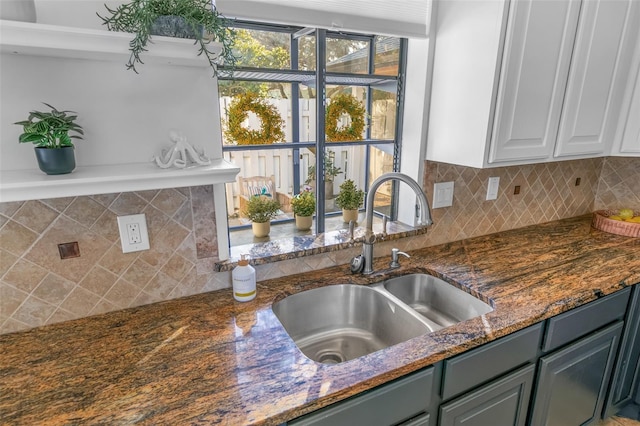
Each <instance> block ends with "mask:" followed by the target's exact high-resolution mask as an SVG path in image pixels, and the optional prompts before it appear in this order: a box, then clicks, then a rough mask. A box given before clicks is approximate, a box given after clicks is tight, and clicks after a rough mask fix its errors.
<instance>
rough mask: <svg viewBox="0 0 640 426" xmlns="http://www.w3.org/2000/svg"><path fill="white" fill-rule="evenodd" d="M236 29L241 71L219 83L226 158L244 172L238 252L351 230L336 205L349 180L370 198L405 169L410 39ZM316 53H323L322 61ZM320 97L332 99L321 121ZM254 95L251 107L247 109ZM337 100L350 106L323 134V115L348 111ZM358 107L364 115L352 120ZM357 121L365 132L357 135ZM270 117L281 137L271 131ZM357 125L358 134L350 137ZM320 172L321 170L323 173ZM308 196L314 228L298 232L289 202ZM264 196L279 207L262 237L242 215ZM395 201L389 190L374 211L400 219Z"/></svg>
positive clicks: (229, 190) (230, 199)
mask: <svg viewBox="0 0 640 426" xmlns="http://www.w3.org/2000/svg"><path fill="white" fill-rule="evenodd" d="M236 25H237V28H236V30H237V32H238V42H237V43H236V49H237V53H238V55H239V56H240V60H239V61H238V67H237V68H236V69H235V70H234V71H233V73H231V71H229V70H226V71H225V70H224V69H222V70H221V72H220V78H219V92H220V111H221V116H222V128H223V153H224V157H225V159H227V160H229V161H231V162H233V163H235V164H236V165H238V166H240V168H241V171H240V174H239V176H238V179H237V180H236V182H234V183H229V184H227V185H226V196H227V211H228V220H229V231H230V243H231V246H237V245H242V244H246V243H253V242H258V241H265V240H269V238H271V239H277V238H279V237H281V236H289V237H290V236H295V235H300V234H307V233H321V232H324V231H325V230H335V229H341V228H344V227H347V224H345V223H343V222H342V215H341V211H340V209H339V208H338V207H337V206H336V205H335V197H336V196H337V194H338V192H339V189H340V184H342V183H343V182H344V181H345V180H346V179H351V180H353V181H354V182H355V183H356V185H357V186H358V188H361V189H363V190H365V191H366V190H367V188H368V186H369V184H370V182H372V181H373V180H374V179H375V178H377V177H378V176H380V175H381V174H383V173H386V172H390V171H394V170H398V166H399V165H398V156H399V151H400V141H399V140H398V139H397V137H396V135H398V134H400V132H399V128H398V127H399V123H398V120H397V117H399V116H400V114H401V111H402V107H403V105H402V102H401V100H402V98H403V96H402V95H403V94H402V93H401V87H402V84H400V83H399V76H401V75H403V71H404V62H403V61H404V56H406V55H404V54H403V53H402V52H403V51H406V40H404V39H398V38H393V37H382V36H373V35H372V36H363V35H355V34H343V33H332V32H330V31H325V30H318V31H315V30H314V31H307V29H305V30H302V29H301V28H297V27H288V26H278V25H268V24H256V23H248V22H236ZM318 47H321V49H318ZM319 51H321V52H326V54H325V56H324V58H322V60H320V61H318V58H317V52H319ZM317 70H326V72H323V71H320V72H318V71H317ZM318 82H321V83H320V87H318ZM322 82H324V84H322ZM318 94H320V97H321V98H322V94H324V96H325V99H326V104H327V108H326V109H325V111H324V113H323V114H318V111H317V105H318V96H319V95H318ZM248 98H251V99H252V100H253V101H254V102H255V103H253V105H254V107H251V108H247V107H246V105H248V104H249V102H248V101H247V99H248ZM339 99H341V100H342V101H340V102H345V104H344V105H347V107H344V108H337V109H336V108H334V110H335V111H338V112H337V113H336V112H334V113H332V114H334V115H331V117H334V118H333V122H335V124H334V125H329V127H326V126H325V123H326V122H325V121H324V118H323V117H324V116H325V115H327V112H328V111H330V106H331V105H332V102H333V103H335V105H339V104H340V105H342V103H340V102H339V101H338V100H339ZM399 100H400V101H399ZM356 103H357V105H360V108H361V109H362V114H361V115H359V114H357V113H351V114H350V113H348V111H349V108H351V107H353V108H355V105H356ZM255 105H259V106H257V107H256V106H255ZM354 110H355V109H354ZM264 111H267V112H264ZM345 111H346V112H345ZM230 112H231V113H230ZM238 112H241V113H242V114H243V115H239V114H238ZM238 117H240V118H241V119H242V120H239V119H238ZM265 117H267V118H265ZM360 118H361V119H362V120H363V122H364V126H362V127H361V131H359V132H358V130H359V129H358V126H357V125H356V124H357V122H358V120H359V119H360ZM265 120H266V122H267V123H270V124H272V125H274V126H276V127H279V128H280V129H281V133H279V134H278V135H275V134H276V133H278V132H270V131H269V126H266V128H265V126H264V124H265ZM350 128H353V130H354V131H350V132H347V129H350ZM318 129H324V130H325V132H323V133H321V134H319V133H318ZM318 165H320V167H321V168H322V169H324V173H322V174H320V176H318V174H317V173H316V168H317V166H318ZM319 185H320V186H321V187H322V190H321V191H318V189H317V188H318V186H319ZM305 189H306V190H312V191H315V192H316V194H317V201H318V202H317V207H316V215H315V218H314V227H313V228H312V230H311V231H298V230H296V228H295V227H294V226H293V225H292V222H293V220H294V215H293V212H292V209H291V204H290V201H291V198H292V197H293V196H294V195H295V194H298V193H299V192H301V191H303V190H305ZM260 192H262V193H264V192H266V193H269V194H270V195H271V196H273V197H274V198H277V199H278V201H279V202H280V206H281V207H280V210H279V211H278V214H277V216H276V218H275V219H274V220H273V221H272V227H271V230H272V231H271V234H270V237H266V238H264V239H257V238H254V237H253V236H252V235H251V231H250V230H249V231H247V229H248V228H250V227H251V223H250V221H249V220H248V218H246V217H245V215H244V214H243V212H244V209H245V206H246V202H247V200H248V199H249V198H250V197H251V196H252V195H254V194H256V193H260ZM393 202H394V195H393V189H392V187H391V185H388V186H386V187H385V186H383V187H382V188H380V189H379V190H378V192H377V194H376V200H375V207H376V212H377V213H379V214H386V215H388V216H390V217H392V218H394V219H395V217H394V216H395V213H394V210H395V209H394V208H393ZM361 218H362V216H361Z"/></svg>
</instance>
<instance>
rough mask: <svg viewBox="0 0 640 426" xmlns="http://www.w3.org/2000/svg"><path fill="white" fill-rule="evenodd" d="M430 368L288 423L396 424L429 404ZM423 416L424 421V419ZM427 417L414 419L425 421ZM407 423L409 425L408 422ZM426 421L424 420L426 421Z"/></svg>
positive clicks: (335, 425) (426, 407)
mask: <svg viewBox="0 0 640 426" xmlns="http://www.w3.org/2000/svg"><path fill="white" fill-rule="evenodd" d="M433 375H434V373H433V367H429V368H427V369H426V370H423V371H420V372H418V373H414V374H412V375H410V376H409V377H405V378H401V379H398V380H396V381H395V382H391V383H389V384H386V385H382V386H380V387H378V388H376V389H373V390H371V391H369V392H366V393H364V394H363V395H357V396H354V397H353V398H351V399H348V400H346V401H343V402H338V403H336V404H334V405H331V406H329V407H327V408H322V409H320V410H318V411H314V412H313V413H310V414H307V415H306V416H302V417H299V418H297V419H295V420H292V421H290V422H289V423H288V424H289V425H296V426H299V425H314V426H318V425H327V426H340V425H347V426H352V425H356V424H361V425H371V426H373V425H381V426H383V425H384V426H388V425H392V424H397V423H399V422H401V421H403V420H407V419H411V418H412V417H415V416H416V415H418V414H420V413H422V412H424V411H426V410H427V409H428V408H429V405H430V403H431V393H432V386H433ZM425 419H426V420H425ZM428 419H429V417H428V416H426V417H425V416H421V417H419V418H417V419H412V420H416V421H419V420H421V421H423V423H419V422H418V423H416V424H425V423H424V422H425V421H426V422H428ZM409 424H413V423H410V422H409ZM426 424H428V423H426Z"/></svg>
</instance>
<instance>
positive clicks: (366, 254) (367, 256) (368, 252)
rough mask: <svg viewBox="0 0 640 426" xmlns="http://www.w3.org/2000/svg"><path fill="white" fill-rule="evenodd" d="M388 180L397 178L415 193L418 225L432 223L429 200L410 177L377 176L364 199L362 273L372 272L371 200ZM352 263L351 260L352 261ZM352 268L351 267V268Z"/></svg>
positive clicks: (396, 174)
mask: <svg viewBox="0 0 640 426" xmlns="http://www.w3.org/2000/svg"><path fill="white" fill-rule="evenodd" d="M390 180H398V181H400V182H404V183H406V184H407V185H409V187H410V188H411V189H413V192H415V193H416V196H417V197H418V202H419V204H420V221H419V222H418V224H419V225H422V226H428V225H431V224H433V220H432V219H431V209H430V208H429V202H428V201H427V197H426V195H425V194H424V192H423V191H422V188H421V187H420V185H419V184H418V182H416V181H415V180H413V179H412V178H411V177H409V176H407V175H405V174H403V173H397V172H392V173H385V174H383V175H381V176H380V177H378V178H377V179H376V180H374V181H373V183H372V184H371V187H370V188H369V192H368V193H367V200H366V203H365V205H366V213H365V235H364V242H363V244H362V256H361V264H364V265H363V269H362V273H363V274H367V275H368V274H372V273H373V244H374V243H375V241H376V236H375V234H374V233H373V200H374V198H375V195H376V191H377V190H378V188H380V185H382V184H383V183H385V182H388V181H390ZM352 263H353V262H352ZM352 270H353V269H352Z"/></svg>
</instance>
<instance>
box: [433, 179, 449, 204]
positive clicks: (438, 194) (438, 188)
mask: <svg viewBox="0 0 640 426" xmlns="http://www.w3.org/2000/svg"><path fill="white" fill-rule="evenodd" d="M452 205H453V182H440V183H436V184H434V185H433V206H432V208H434V209H437V208H439V207H449V206H452Z"/></svg>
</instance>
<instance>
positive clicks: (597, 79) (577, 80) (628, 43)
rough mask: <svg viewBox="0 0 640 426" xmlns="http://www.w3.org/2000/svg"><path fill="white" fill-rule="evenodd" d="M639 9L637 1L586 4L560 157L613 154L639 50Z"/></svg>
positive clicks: (564, 114)
mask: <svg viewBox="0 0 640 426" xmlns="http://www.w3.org/2000/svg"><path fill="white" fill-rule="evenodd" d="M639 6H640V4H639V3H638V2H637V1H636V0H624V1H622V0H619V1H610V0H589V1H584V2H582V10H581V12H580V22H579V24H578V31H577V36H576V40H575V48H574V51H573V57H572V60H571V70H570V72H569V80H568V83H567V90H566V94H565V98H564V106H563V109H562V120H561V122H560V130H559V133H558V141H557V143H556V150H555V155H556V156H568V155H580V154H603V153H605V152H607V149H608V144H610V143H611V140H612V139H613V137H614V135H615V132H616V130H617V129H616V128H617V123H618V117H619V114H620V109H621V106H622V100H623V97H624V89H625V85H626V82H627V77H628V75H629V67H630V65H631V58H632V56H633V48H634V45H635V44H636V39H637V31H638V20H639V19H640V18H639V16H638V10H640V7H639Z"/></svg>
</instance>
